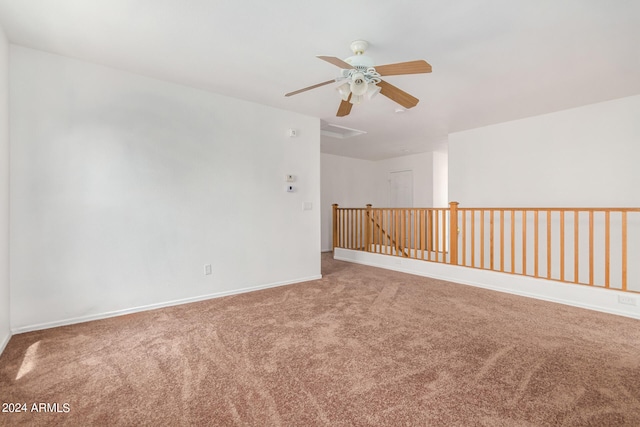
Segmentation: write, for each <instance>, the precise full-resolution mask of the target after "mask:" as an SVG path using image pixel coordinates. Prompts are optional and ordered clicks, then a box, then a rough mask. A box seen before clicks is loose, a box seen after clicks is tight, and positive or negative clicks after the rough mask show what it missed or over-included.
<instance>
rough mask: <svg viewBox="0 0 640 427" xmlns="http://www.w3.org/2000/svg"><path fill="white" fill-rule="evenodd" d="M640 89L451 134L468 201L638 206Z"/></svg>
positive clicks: (453, 183)
mask: <svg viewBox="0 0 640 427" xmlns="http://www.w3.org/2000/svg"><path fill="white" fill-rule="evenodd" d="M639 117H640V95H638V96H632V97H628V98H622V99H617V100H613V101H608V102H603V103H599V104H592V105H587V106H584V107H580V108H574V109H571V110H565V111H560V112H557V113H552V114H545V115H542V116H536V117H531V118H527V119H522V120H516V121H512V122H507V123H501V124H497V125H493V126H487V127H483V128H479V129H472V130H468V131H464V132H457V133H453V134H451V135H449V198H450V199H451V200H456V201H458V202H460V206H463V207H464V206H466V207H476V206H477V207H492V206H496V207H511V206H513V207H523V206H527V207H528V206H534V207H536V206H540V207H562V206H567V207H582V206H594V207H596V206H640V191H638V183H640V168H639V167H638V159H640V119H639Z"/></svg>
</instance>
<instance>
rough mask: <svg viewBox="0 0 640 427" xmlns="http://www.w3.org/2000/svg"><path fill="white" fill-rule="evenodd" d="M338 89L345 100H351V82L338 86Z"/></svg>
mask: <svg viewBox="0 0 640 427" xmlns="http://www.w3.org/2000/svg"><path fill="white" fill-rule="evenodd" d="M336 90H337V91H338V93H339V94H340V97H341V98H342V99H343V100H344V101H348V100H349V94H350V93H351V88H350V85H349V83H344V84H341V85H340V86H338V87H337V88H336Z"/></svg>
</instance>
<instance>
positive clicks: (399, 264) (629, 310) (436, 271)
mask: <svg viewBox="0 0 640 427" xmlns="http://www.w3.org/2000/svg"><path fill="white" fill-rule="evenodd" d="M334 258H335V259H337V260H341V261H349V262H353V263H356V264H363V265H368V266H372V267H379V268H385V269H388V270H395V271H399V272H402V273H408V274H413V275H417V276H423V277H430V278H433V279H439V280H444V281H447V282H453V283H459V284H462V285H468V286H475V287H479V288H484V289H490V290H493V291H499V292H505V293H509V294H514V295H520V296H524V297H528V298H535V299H540V300H544V301H550V302H555V303H559V304H564V305H570V306H573V307H579V308H585V309H589V310H594V311H601V312H604V313H609V314H615V315H618V316H625V317H631V318H634V319H640V295H638V294H635V293H628V292H622V291H617V290H615V289H604V288H598V287H593V286H586V285H577V284H569V283H561V282H556V281H552V280H546V279H536V278H533V277H527V276H518V275H514V274H508V273H499V272H495V271H489V270H479V269H474V268H468V267H462V266H454V265H448V264H440V263H435V262H428V261H421V260H414V259H406V258H400V257H395V256H389V255H381V254H375V253H369V252H361V251H352V250H348V249H339V248H336V250H335V254H334ZM620 296H623V297H626V298H629V297H630V298H632V299H633V301H634V302H635V303H636V305H627V304H622V303H621V302H620V298H619V297H620Z"/></svg>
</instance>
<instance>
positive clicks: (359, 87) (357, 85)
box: [349, 73, 369, 96]
mask: <svg viewBox="0 0 640 427" xmlns="http://www.w3.org/2000/svg"><path fill="white" fill-rule="evenodd" d="M349 88H350V89H351V93H352V94H353V95H355V96H362V95H364V94H365V93H367V89H368V88H369V84H368V83H367V80H366V79H365V76H364V74H363V73H353V75H352V76H351V84H350V86H349Z"/></svg>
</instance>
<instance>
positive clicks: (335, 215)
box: [331, 203, 338, 253]
mask: <svg viewBox="0 0 640 427" xmlns="http://www.w3.org/2000/svg"><path fill="white" fill-rule="evenodd" d="M331 206H332V207H333V248H332V250H333V252H334V253H335V251H336V246H338V204H337V203H334V204H333V205H331Z"/></svg>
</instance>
